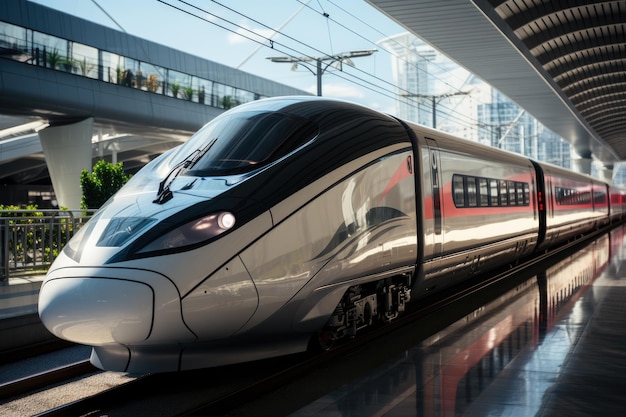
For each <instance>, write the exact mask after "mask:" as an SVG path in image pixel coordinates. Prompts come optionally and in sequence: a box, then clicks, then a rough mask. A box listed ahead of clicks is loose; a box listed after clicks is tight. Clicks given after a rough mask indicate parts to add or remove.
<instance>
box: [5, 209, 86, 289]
mask: <svg viewBox="0 0 626 417" xmlns="http://www.w3.org/2000/svg"><path fill="white" fill-rule="evenodd" d="M94 211H95V210H76V211H72V210H0V283H2V282H5V281H8V279H9V278H10V277H13V276H24V275H29V274H37V273H45V271H47V269H48V268H49V267H50V265H52V262H53V261H54V259H55V258H56V257H57V256H58V255H59V253H60V252H61V250H62V249H63V246H65V244H66V243H67V242H68V241H69V240H70V238H71V237H72V236H73V235H74V233H76V231H77V230H78V229H79V228H80V227H81V226H82V225H83V224H85V223H86V222H87V220H89V219H90V218H91V215H92V214H93V212H94Z"/></svg>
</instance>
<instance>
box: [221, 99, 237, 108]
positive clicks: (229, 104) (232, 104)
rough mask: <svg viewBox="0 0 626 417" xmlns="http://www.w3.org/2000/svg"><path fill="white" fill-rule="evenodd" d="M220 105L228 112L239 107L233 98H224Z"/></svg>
mask: <svg viewBox="0 0 626 417" xmlns="http://www.w3.org/2000/svg"><path fill="white" fill-rule="evenodd" d="M220 103H221V104H222V107H223V108H225V109H226V110H228V109H231V108H233V107H235V106H236V105H237V101H236V100H234V99H233V98H232V97H231V96H224V97H222V98H221V99H220Z"/></svg>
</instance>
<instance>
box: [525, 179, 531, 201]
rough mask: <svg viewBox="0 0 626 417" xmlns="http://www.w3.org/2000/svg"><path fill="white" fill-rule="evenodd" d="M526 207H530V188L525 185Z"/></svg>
mask: <svg viewBox="0 0 626 417" xmlns="http://www.w3.org/2000/svg"><path fill="white" fill-rule="evenodd" d="M524 205H526V206H528V205H530V187H529V186H528V184H526V183H524Z"/></svg>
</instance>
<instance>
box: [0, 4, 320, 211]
mask: <svg viewBox="0 0 626 417" xmlns="http://www.w3.org/2000/svg"><path fill="white" fill-rule="evenodd" d="M279 95H308V93H306V92H304V91H302V90H298V89H295V88H292V87H288V86H285V85H282V84H280V83H277V82H275V81H272V80H268V79H264V78H261V77H258V76H254V75H252V74H249V73H246V72H243V71H240V70H237V69H233V68H229V67H226V66H224V65H221V64H218V63H216V62H213V61H209V60H206V59H203V58H200V57H197V56H193V55H190V54H186V53H183V52H181V51H179V50H175V49H172V48H168V47H165V46H163V45H159V44H156V43H154V42H150V41H147V40H145V39H141V38H137V37H135V36H132V35H128V34H126V33H123V32H119V31H115V30H113V29H110V28H107V27H104V26H100V25H97V24H95V23H92V22H89V21H86V20H83V19H79V18H77V17H74V16H71V15H68V14H65V13H61V12H59V11H57V10H54V9H51V8H47V7H44V6H41V5H39V4H36V3H32V2H29V1H26V0H14V1H11V2H3V3H1V4H0V113H2V114H5V115H11V116H16V117H20V118H26V119H27V120H33V121H41V122H43V124H41V125H39V126H38V127H35V128H34V130H33V131H32V132H31V133H30V134H28V133H27V134H22V135H21V136H14V135H13V134H11V133H4V134H3V132H2V131H0V180H1V179H3V178H5V181H6V177H7V176H9V177H12V178H20V176H21V177H23V178H25V176H24V174H23V173H21V172H19V171H20V170H18V169H17V166H16V164H15V160H16V159H18V158H23V157H25V156H26V155H24V153H27V152H33V150H34V149H33V145H34V143H33V141H32V137H33V135H38V137H39V139H40V140H41V145H42V147H41V151H43V153H44V155H45V160H46V162H47V165H48V168H49V174H50V178H51V180H52V184H53V186H54V190H55V193H56V194H57V199H58V205H59V207H67V208H69V209H78V208H80V198H81V191H80V183H79V178H80V172H81V171H82V170H83V169H88V170H90V169H91V167H92V159H93V158H94V157H95V158H106V159H109V160H110V161H111V162H113V163H117V162H125V161H127V160H133V161H138V162H139V163H138V164H137V165H139V164H145V163H146V162H147V161H149V160H150V159H151V158H153V157H155V156H157V155H159V154H160V153H163V152H164V150H166V149H169V148H171V147H173V146H175V145H177V144H179V143H181V142H182V141H184V140H185V139H186V138H188V137H189V136H190V135H191V134H192V133H193V132H195V131H196V130H198V129H199V128H200V127H201V126H202V125H204V124H205V123H207V122H208V121H209V120H211V119H212V118H214V117H215V116H217V115H219V114H221V113H223V112H224V111H225V110H227V109H229V108H231V107H233V106H235V105H238V104H241V103H245V102H248V101H253V100H258V99H260V98H264V97H272V96H279ZM21 133H24V132H21ZM107 137H115V138H116V141H113V142H111V141H107ZM138 138H143V140H139V139H138ZM127 140H133V141H134V144H135V145H136V147H135V148H133V149H127V148H125V147H124V145H120V144H121V143H123V142H125V141H127ZM22 141H23V142H22ZM60 141H63V142H64V143H60ZM151 143H156V144H157V145H158V146H156V147H153V146H150V144H151ZM29 155H32V153H31V154H29ZM5 165H7V166H9V168H7V169H6V170H4V169H3V167H4V166H5ZM27 165H28V164H22V165H21V166H20V167H19V168H21V169H22V170H27V169H28V166H27Z"/></svg>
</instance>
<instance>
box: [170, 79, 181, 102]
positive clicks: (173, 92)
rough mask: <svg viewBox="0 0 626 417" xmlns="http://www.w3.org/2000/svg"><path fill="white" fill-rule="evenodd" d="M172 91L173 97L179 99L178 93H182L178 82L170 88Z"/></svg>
mask: <svg viewBox="0 0 626 417" xmlns="http://www.w3.org/2000/svg"><path fill="white" fill-rule="evenodd" d="M170 89H171V90H172V96H174V98H176V97H178V92H179V91H180V84H178V81H174V84H172V85H171V86H170Z"/></svg>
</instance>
